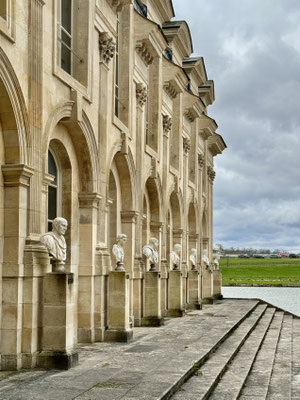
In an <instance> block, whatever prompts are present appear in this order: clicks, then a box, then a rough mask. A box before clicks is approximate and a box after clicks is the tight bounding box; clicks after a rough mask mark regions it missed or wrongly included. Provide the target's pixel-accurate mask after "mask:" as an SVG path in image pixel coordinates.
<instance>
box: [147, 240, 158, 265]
mask: <svg viewBox="0 0 300 400" xmlns="http://www.w3.org/2000/svg"><path fill="white" fill-rule="evenodd" d="M157 250H158V240H157V239H156V238H151V239H150V240H149V244H146V245H145V246H144V247H143V254H144V256H145V257H146V258H147V259H148V260H149V262H150V271H151V272H155V271H156V265H157V264H158V261H159V255H158V251H157Z"/></svg>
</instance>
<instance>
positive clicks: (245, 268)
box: [220, 258, 300, 286]
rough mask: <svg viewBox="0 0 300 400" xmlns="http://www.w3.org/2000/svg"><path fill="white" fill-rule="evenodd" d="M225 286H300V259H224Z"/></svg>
mask: <svg viewBox="0 0 300 400" xmlns="http://www.w3.org/2000/svg"><path fill="white" fill-rule="evenodd" d="M220 267H221V270H222V276H223V284H224V285H234V286H238V285H241V284H243V285H272V286H286V285H299V286H300V259H299V258H291V259H290V258H278V259H276V258H275V259H272V258H271V259H270V258H263V259H257V258H229V259H228V260H227V259H226V258H222V259H221V260H220Z"/></svg>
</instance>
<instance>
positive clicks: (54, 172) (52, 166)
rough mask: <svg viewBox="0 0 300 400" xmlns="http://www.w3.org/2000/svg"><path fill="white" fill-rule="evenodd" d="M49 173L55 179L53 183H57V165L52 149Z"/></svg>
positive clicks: (49, 155)
mask: <svg viewBox="0 0 300 400" xmlns="http://www.w3.org/2000/svg"><path fill="white" fill-rule="evenodd" d="M48 173H49V174H51V175H53V176H54V177H55V178H54V181H53V182H52V184H53V185H57V167H56V162H55V160H54V157H53V155H52V153H51V152H50V151H48Z"/></svg>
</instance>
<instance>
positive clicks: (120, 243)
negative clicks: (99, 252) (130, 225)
mask: <svg viewBox="0 0 300 400" xmlns="http://www.w3.org/2000/svg"><path fill="white" fill-rule="evenodd" d="M126 241H127V235H125V234H124V233H121V234H120V235H118V237H117V243H115V244H114V245H113V247H112V253H113V255H114V257H115V259H116V264H117V266H116V269H115V270H116V271H124V270H125V269H124V264H123V261H124V244H125V243H126Z"/></svg>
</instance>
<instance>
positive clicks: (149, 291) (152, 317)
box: [142, 271, 164, 326]
mask: <svg viewBox="0 0 300 400" xmlns="http://www.w3.org/2000/svg"><path fill="white" fill-rule="evenodd" d="M144 285H145V288H144V317H143V318H142V326H161V325H164V320H163V318H162V317H161V279H160V273H159V272H152V271H149V272H145V278H144Z"/></svg>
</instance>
